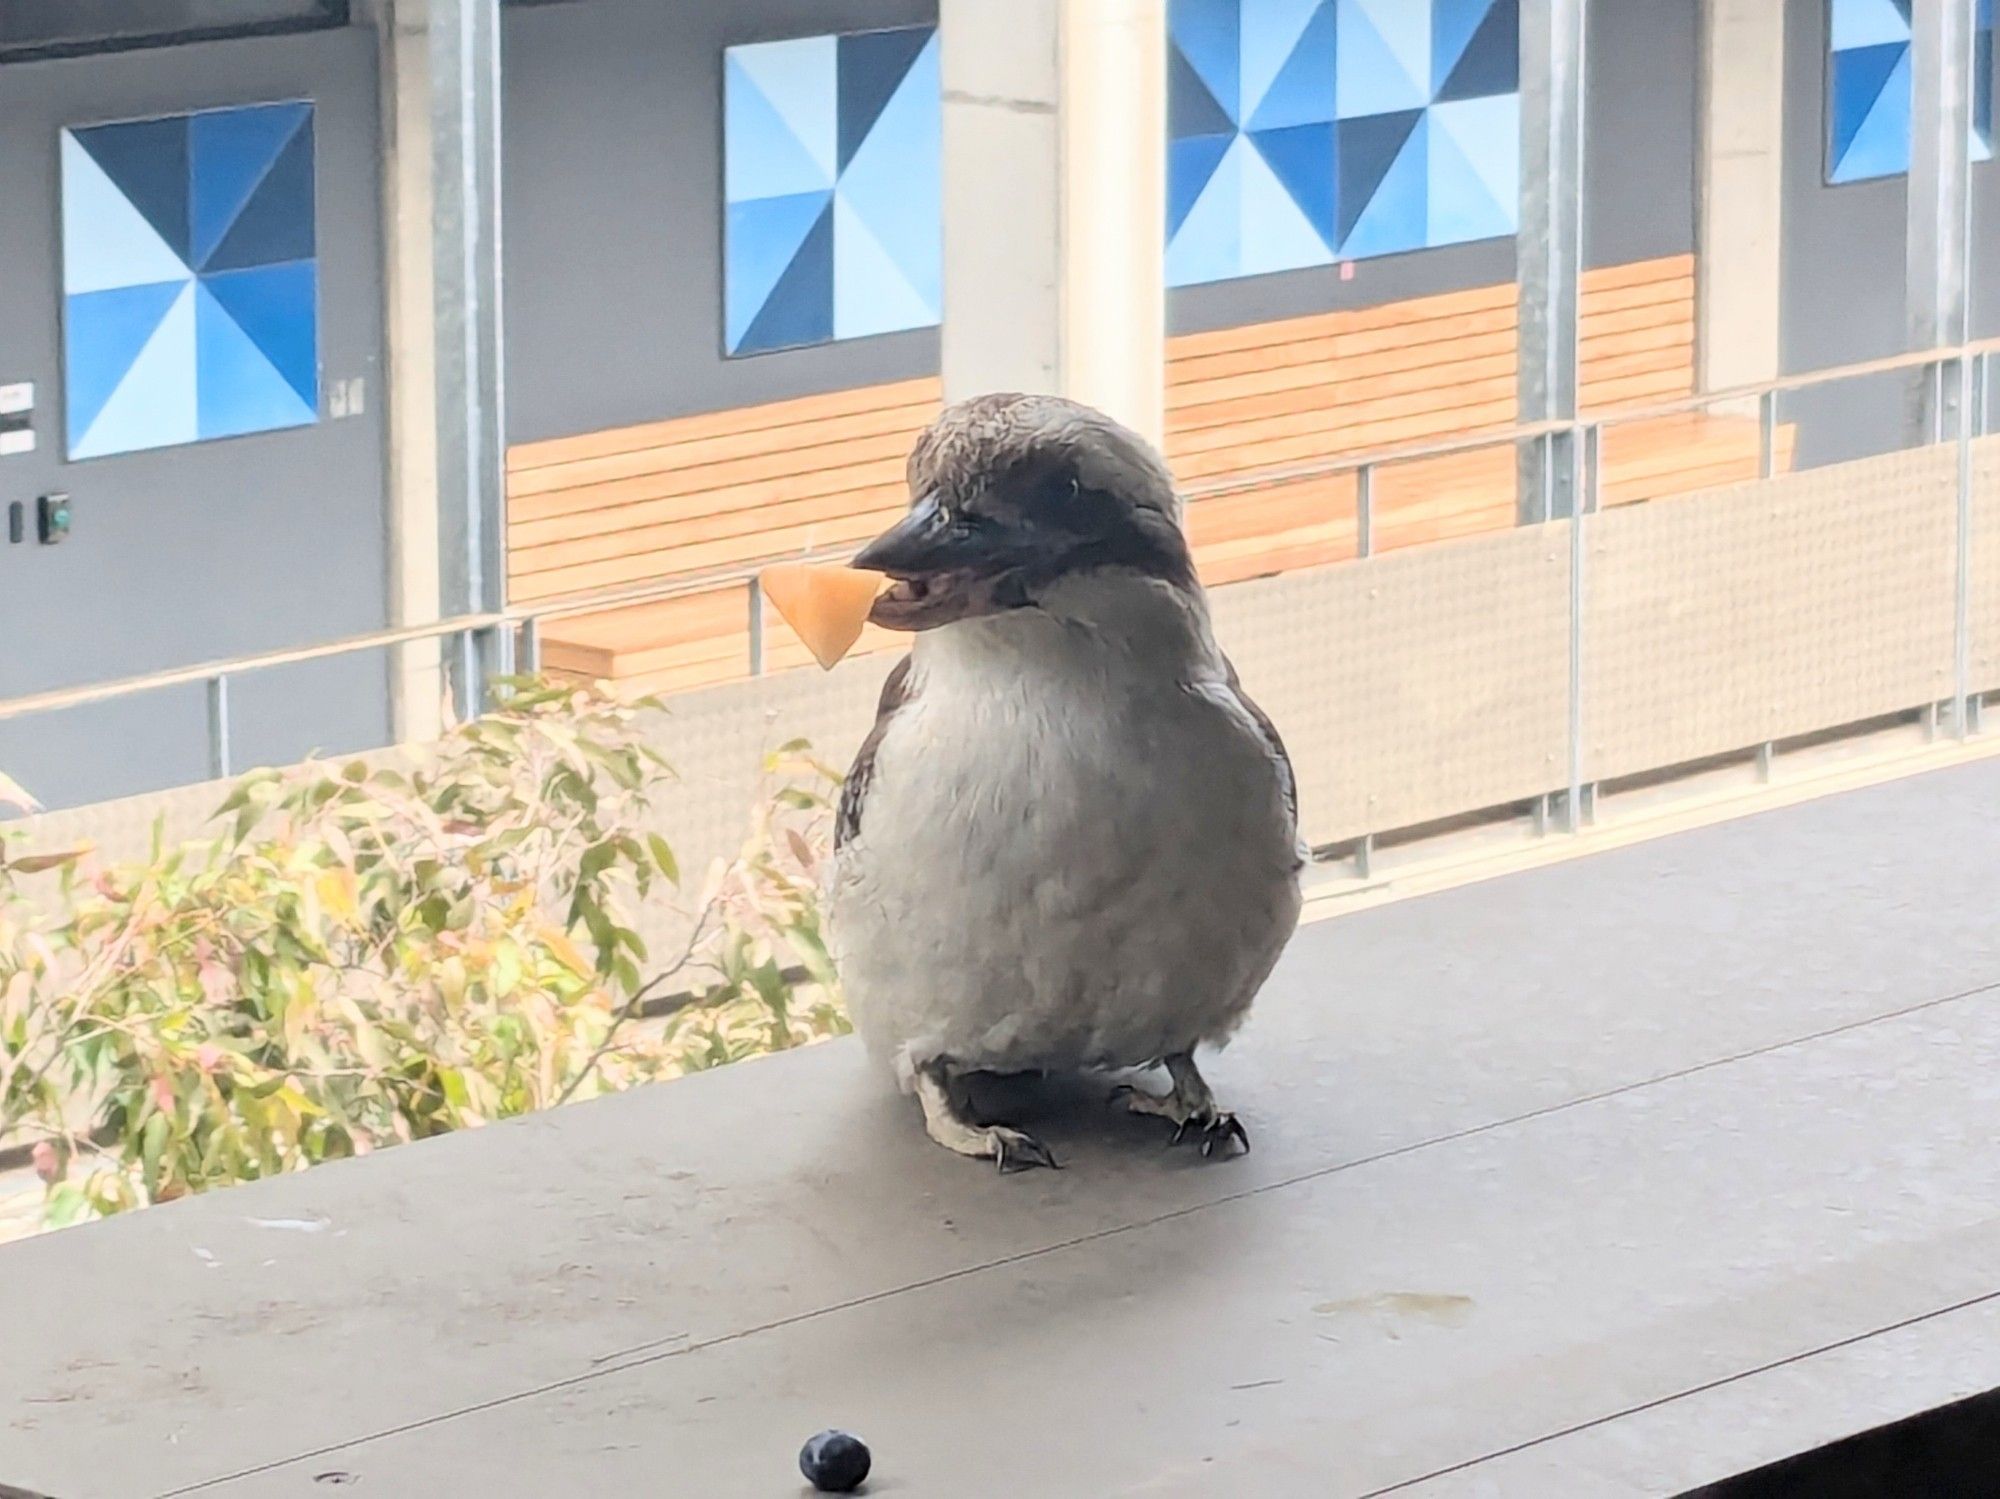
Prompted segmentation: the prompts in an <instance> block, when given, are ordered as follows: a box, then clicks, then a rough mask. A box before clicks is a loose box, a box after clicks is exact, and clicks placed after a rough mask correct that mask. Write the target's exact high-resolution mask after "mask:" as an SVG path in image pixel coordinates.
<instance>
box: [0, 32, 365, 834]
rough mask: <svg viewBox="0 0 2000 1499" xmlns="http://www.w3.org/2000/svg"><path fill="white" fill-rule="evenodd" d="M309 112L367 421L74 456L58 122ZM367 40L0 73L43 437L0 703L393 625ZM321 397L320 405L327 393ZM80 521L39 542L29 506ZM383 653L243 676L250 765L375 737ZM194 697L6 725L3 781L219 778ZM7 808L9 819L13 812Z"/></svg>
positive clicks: (11, 313) (336, 38)
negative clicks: (68, 455)
mask: <svg viewBox="0 0 2000 1499" xmlns="http://www.w3.org/2000/svg"><path fill="white" fill-rule="evenodd" d="M299 97H310V98H312V99H313V100H314V102H315V104H316V106H317V115H316V119H315V144H316V149H317V153H318V179H319V199H318V222H319V276H320V299H321V300H320V358H321V370H322V386H323V387H324V386H325V385H326V384H327V383H328V382H330V381H333V380H337V379H347V378H351V377H354V376H361V377H364V378H365V379H366V381H367V385H366V390H367V399H366V411H367V414H366V415H364V416H362V417H358V418H349V419H345V420H340V421H328V420H322V421H321V422H320V423H319V424H318V425H317V426H313V427H306V428H300V429H296V430H292V431H286V432H271V433H263V434H260V435H257V436H253V437H241V438H233V439H228V440H224V441H217V442H207V443H197V444H192V445H188V446H185V447H177V448H165V449H159V450H155V451H151V452H143V453H132V454H126V455H121V456H118V457H112V458H97V459H90V460H86V461H84V462H80V463H68V462H65V461H64V458H63V435H62V433H63V422H62V379H61V375H62V370H61V358H60V339H61V324H60V289H61V285H62V273H61V246H60V214H59V211H58V192H57V161H58V148H57V132H58V130H59V129H60V128H61V127H62V126H65V125H71V124H85V123H90V122H95V121H102V120H113V119H120V118H129V117H134V116H144V115H151V114H169V113H175V112H179V111H183V110H189V109H199V108H203V107H208V106H215V105H226V104H238V103H248V102H254V101H258V100H264V99H287V98H299ZM376 126H377V118H376V100H375V51H374V39H373V35H372V33H370V32H367V31H364V30H361V29H348V30H341V31H327V32H318V33H312V34H302V35H294V36H282V37H270V38H263V39H257V40H244V41H229V42H212V43H203V44H197V45H189V46H181V47H170V48H161V49H156V50H147V51H139V52H127V53H120V54H116V55H110V56H98V57H86V58H77V59H66V60H60V61H49V62H37V63H20V64H9V65H6V66H0V205H4V210H0V267H4V271H0V382H9V381H18V380H32V381H33V382H34V383H35V388H36V397H37V413H36V425H37V428H38V440H39V441H38V447H37V450H36V451H35V452H34V453H32V454H27V455H22V456H15V457H6V458H0V514H4V511H5V508H6V504H7V502H8V501H11V500H21V501H23V502H24V503H25V505H26V507H27V510H28V514H29V526H28V534H29V540H28V541H27V542H25V543H23V544H21V545H9V544H8V543H7V541H6V539H5V532H4V530H0V698H6V697H13V696H17V695H20V694H23V693H31V692H39V691H43V690H46V689H51V688H57V687H63V686H70V685H75V684H79V683H87V682H96V681H101V680H104V679H108V678H117V677H124V676H131V675H134V674H136V673H140V672H145V671H150V670H154V669H156V668H162V667H171V666H178V665H185V664H188V663H191V662H199V661H204V660H212V659H215V658H217V657H222V656H228V655H234V654H240V653H243V652H250V651H260V650H270V649H278V648H282V647H286V646H292V645H298V644H304V643H309V642H312V641H315V640H322V639H327V638H330V637H334V636H338V635H342V634H349V633H354V632H358V631H365V630H369V629H374V628H379V627H380V626H381V625H382V624H383V623H384V619H385V614H384V611H385V607H386V605H385V597H386V587H387V584H386V578H387V563H386V534H385V515H384V504H383V446H382V436H381V424H380V421H379V418H378V416H377V415H376V413H379V412H380V411H381V410H382V404H383V403H382V395H383V391H382V373H383V371H382V349H381V306H382V289H381V271H380V267H381V252H380V237H381V236H380V228H379V218H380V214H379V208H378V199H377V189H376V181H377V177H376V166H375V162H376V155H377V130H376ZM323 404H324V403H323ZM50 491H64V492H67V493H68V494H69V495H70V497H71V500H72V503H73V506H74V509H75V517H76V519H75V532H74V534H73V535H72V536H71V537H70V538H69V540H68V541H66V542H64V543H62V544H61V545H59V546H53V547H44V546H38V545H36V544H35V542H34V540H33V536H34V528H33V509H34V500H35V497H36V496H37V495H40V494H43V493H47V492H50ZM386 670H387V668H386V663H385V662H383V661H381V660H379V659H358V660H347V661H337V662H330V663H325V664H315V665H313V666H310V667H297V668H288V669H285V670H283V671H281V672H277V673H272V674H270V675H268V676H262V677H253V678H246V679H243V680H241V681H239V682H237V683H235V684H234V702H233V708H234V713H235V719H236V733H235V735H234V738H233V744H232V753H233V756H234V758H235V761H236V763H237V764H239V765H245V764H252V763H282V762H284V761H287V760H293V759H297V758H299V757H300V756H302V755H303V754H305V753H307V752H309V751H311V750H314V749H324V750H327V751H329V752H333V751H340V750H346V749H350V748H357V747H360V746H364V745H369V744H376V743H380V742H382V741H383V740H385V739H386V738H387V735H388V715H387V676H386ZM206 754H207V751H206V705H205V700H204V697H203V694H202V690H201V689H200V688H198V687H196V688H183V689H174V690H171V691H167V692H161V693H154V694H149V695H147V696H145V697H143V698H135V699H128V700H126V701H123V702H119V703H114V704H106V705H101V706H94V707H90V708H85V709H76V710H71V711H68V712H65V713H62V714H58V715H50V716H38V717H35V718H30V719H21V720H11V721H9V720H0V769H4V770H6V771H7V772H8V773H9V774H11V775H12V776H14V777H15V778H16V779H17V780H19V781H20V782H21V783H22V784H23V785H25V786H26V787H27V788H28V789H29V790H30V791H32V792H34V793H35V794H36V795H37V796H39V797H40V798H41V799H42V800H43V801H44V802H45V803H47V804H48V805H50V806H61V805H67V804H73V803H77V802H82V801H90V800H97V799H99V798H103V797H108V796H116V795H124V794H128V793H131V792H136V791H143V790H148V789H152V788H156V787H160V786H167V785H172V784H176V783H179V782H183V781H188V780H194V779H199V778H201V777H202V776H204V775H205V774H206V771H207V759H206ZM0 815H4V814H0Z"/></svg>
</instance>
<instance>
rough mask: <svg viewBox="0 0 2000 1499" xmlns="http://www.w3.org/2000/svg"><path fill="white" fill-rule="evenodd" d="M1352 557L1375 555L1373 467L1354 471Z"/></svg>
mask: <svg viewBox="0 0 2000 1499" xmlns="http://www.w3.org/2000/svg"><path fill="white" fill-rule="evenodd" d="M1354 555H1355V556H1357V557H1372V556H1374V555H1375V465H1374V464H1372V463H1364V464H1362V465H1361V467H1359V468H1357V469H1356V470H1355V471H1354Z"/></svg>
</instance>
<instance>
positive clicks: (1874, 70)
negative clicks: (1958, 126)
mask: <svg viewBox="0 0 2000 1499" xmlns="http://www.w3.org/2000/svg"><path fill="white" fill-rule="evenodd" d="M1910 14H1911V12H1910V4H1909V0H1829V4H1828V14H1827V59H1826V92H1827V98H1826V167H1825V176H1826V181H1827V182H1828V183H1830V184H1840V183H1847V182H1865V181H1868V180H1870V179H1872V178H1877V177H1895V176H1900V175H1902V174H1903V173H1905V172H1907V171H1909V169H1910ZM1975 17H1976V21H1975V24H1976V26H1977V28H1978V30H1977V32H1976V34H1975V46H1974V48H1973V63H1972V90H1973V109H1972V114H1973V118H1972V125H1971V134H1972V139H1971V142H1970V150H1971V154H1972V158H1973V160H1975V161H1986V160H1990V159H1991V158H1992V155H1993V144H1992V142H1993V70H1994V66H1995V60H1994V48H1993V32H1992V25H1993V7H1992V4H1991V0H1980V5H1979V7H1978V9H1977V11H1976V12H1975Z"/></svg>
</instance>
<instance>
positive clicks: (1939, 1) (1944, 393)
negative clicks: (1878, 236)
mask: <svg viewBox="0 0 2000 1499" xmlns="http://www.w3.org/2000/svg"><path fill="white" fill-rule="evenodd" d="M1975 3H1976V0H1917V3H1916V6H1915V8H1914V10H1913V11H1912V14H1911V40H1910V95H1911V97H1910V184H1909V217H1908V220H1907V227H1906V233H1905V238H1904V246H1905V251H1904V263H1905V267H1906V282H1907V285H1908V323H1909V337H1910V347H1911V348H1913V349H1930V348H1943V347H1955V346H1959V345H1962V344H1964V343H1965V341H1966V337H1967V334H1968V332H1969V324H1968V321H1967V313H1966V265H1967V262H1968V260H1969V258H1970V255H1971V246H1972V179H1971V154H1972V153H1971V145H1972V89H1973V66H1972V62H1973V57H1972V53H1973V43H1974V37H1975V31H1974V26H1973V6H1974V4H1975ZM1972 384H1973V382H1972V379H1971V370H1970V369H1969V368H1968V367H1967V364H1966V361H1965V359H1964V358H1963V357H1961V358H1959V359H1957V360H1949V361H1940V362H1934V363H1932V364H1929V365H1927V366H1925V368H1924V369H1923V371H1922V377H1921V378H1920V379H1919V380H1918V382H1917V386H1916V389H1915V390H1914V391H1913V392H1912V393H1911V398H1910V407H1909V416H1908V437H1909V440H1910V441H1911V442H1912V443H1934V442H1954V441H1955V442H1957V443H1958V445H1959V464H1958V521H1957V528H1956V529H1957V556H1956V559H1955V562H1956V566H1955V574H1956V580H1955V585H1954V619H1953V623H1954V630H1953V636H1954V639H1953V673H1952V675H1953V683H1952V715H1951V721H1952V732H1953V733H1954V734H1956V735H1958V736H1959V737H1960V738H1963V737H1964V736H1965V735H1966V734H1967V733H1968V732H1969V730H1970V722H1969V712H1968V690H1969V687H1970V679H1971V635H1972V600H1971V549H1972V537H1971V521H1972V471H1971V449H1970V434H1971V428H1970V426H1969V425H1968V422H1969V419H1970V417H1971V412H1970V411H1968V410H1967V406H1968V404H1969V397H1970V395H1971V392H1972Z"/></svg>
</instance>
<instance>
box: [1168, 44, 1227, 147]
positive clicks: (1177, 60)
mask: <svg viewBox="0 0 2000 1499" xmlns="http://www.w3.org/2000/svg"><path fill="white" fill-rule="evenodd" d="M1235 128H1236V122H1235V121H1234V120H1232V119H1231V118H1230V117H1229V113H1228V111H1227V110H1225V109H1224V108H1223V107H1222V106H1221V105H1220V104H1219V103H1217V102H1216V98H1215V95H1214V94H1212V93H1210V92H1209V88H1208V85H1207V84H1205V83H1203V82H1202V81H1201V75H1200V74H1199V73H1197V72H1196V71H1195V70H1194V65H1193V64H1192V63H1190V62H1189V61H1188V60H1187V58H1185V57H1184V56H1182V55H1181V50H1180V48H1178V47H1170V48H1168V49H1167V139H1168V140H1169V141H1178V140H1185V139H1187V137H1189V136H1191V135H1222V134H1227V133H1228V132H1230V131H1233V130H1234V129H1235Z"/></svg>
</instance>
